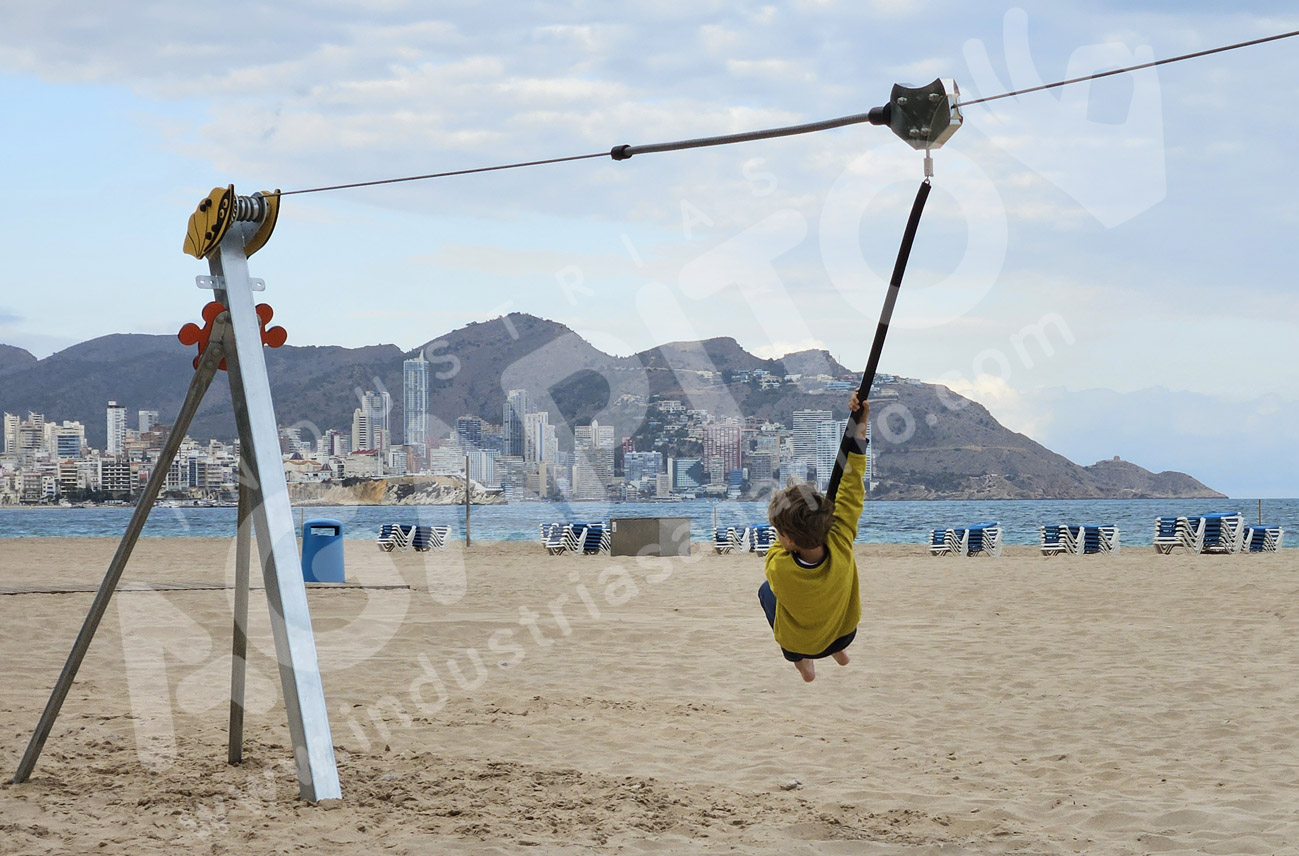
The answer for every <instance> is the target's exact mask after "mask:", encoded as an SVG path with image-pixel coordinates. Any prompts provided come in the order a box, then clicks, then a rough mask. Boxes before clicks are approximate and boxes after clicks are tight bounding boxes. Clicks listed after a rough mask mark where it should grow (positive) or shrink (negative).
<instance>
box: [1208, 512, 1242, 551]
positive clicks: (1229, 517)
mask: <svg viewBox="0 0 1299 856" xmlns="http://www.w3.org/2000/svg"><path fill="white" fill-rule="evenodd" d="M1201 519H1202V520H1203V521H1204V538H1203V540H1202V542H1201V545H1200V551H1201V552H1204V553H1239V552H1240V548H1241V545H1242V543H1243V541H1244V535H1245V519H1244V517H1242V516H1241V515H1240V513H1239V512H1234V511H1218V512H1214V513H1212V514H1206V515H1204V517H1203V518H1201Z"/></svg>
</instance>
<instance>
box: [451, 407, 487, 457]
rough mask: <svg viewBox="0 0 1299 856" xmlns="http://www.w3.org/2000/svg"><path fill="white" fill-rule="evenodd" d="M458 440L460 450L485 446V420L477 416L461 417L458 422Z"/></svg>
mask: <svg viewBox="0 0 1299 856" xmlns="http://www.w3.org/2000/svg"><path fill="white" fill-rule="evenodd" d="M456 438H457V440H458V442H459V443H460V448H462V449H468V448H474V449H477V448H480V447H481V446H482V445H483V420H481V419H479V418H478V417H477V416H469V415H465V416H461V417H460V418H459V419H457V420H456Z"/></svg>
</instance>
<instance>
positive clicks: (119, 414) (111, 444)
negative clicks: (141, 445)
mask: <svg viewBox="0 0 1299 856" xmlns="http://www.w3.org/2000/svg"><path fill="white" fill-rule="evenodd" d="M125 449H126V408H125V407H124V406H123V405H121V404H118V403H117V402H116V401H110V402H108V443H107V450H108V454H110V455H120V454H122V452H123V451H125Z"/></svg>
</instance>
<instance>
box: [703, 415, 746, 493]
mask: <svg viewBox="0 0 1299 856" xmlns="http://www.w3.org/2000/svg"><path fill="white" fill-rule="evenodd" d="M742 435H743V429H742V428H741V427H740V426H739V425H708V426H706V427H705V428H704V461H705V462H707V464H708V467H709V474H710V475H711V476H712V479H713V481H714V482H718V481H722V480H723V479H725V477H726V474H727V473H729V472H730V471H731V470H738V469H740V466H741V463H742V462H741V460H740V458H741V455H740V438H741V436H742ZM715 462H720V463H715Z"/></svg>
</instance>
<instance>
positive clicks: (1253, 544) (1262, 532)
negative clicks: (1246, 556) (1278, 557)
mask: <svg viewBox="0 0 1299 856" xmlns="http://www.w3.org/2000/svg"><path fill="white" fill-rule="evenodd" d="M1283 538H1285V530H1284V529H1282V528H1281V527H1280V526H1246V527H1245V538H1244V541H1243V542H1242V545H1241V548H1240V549H1241V552H1243V553H1275V552H1276V551H1277V550H1279V549H1281V541H1282V539H1283Z"/></svg>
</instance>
